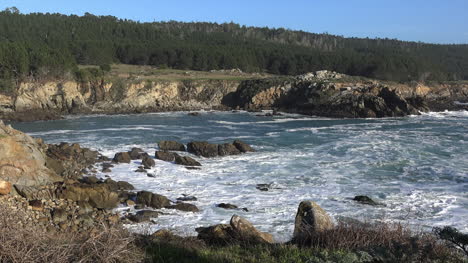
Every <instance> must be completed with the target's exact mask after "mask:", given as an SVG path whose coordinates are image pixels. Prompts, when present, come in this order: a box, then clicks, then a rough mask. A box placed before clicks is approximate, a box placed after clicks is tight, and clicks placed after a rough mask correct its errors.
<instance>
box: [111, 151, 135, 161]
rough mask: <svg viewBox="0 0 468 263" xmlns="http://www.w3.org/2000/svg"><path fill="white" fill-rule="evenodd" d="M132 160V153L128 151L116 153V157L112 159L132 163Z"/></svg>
mask: <svg viewBox="0 0 468 263" xmlns="http://www.w3.org/2000/svg"><path fill="white" fill-rule="evenodd" d="M131 160H132V158H130V154H128V153H127V152H120V153H116V154H115V156H114V159H112V161H113V162H115V163H130V161H131Z"/></svg>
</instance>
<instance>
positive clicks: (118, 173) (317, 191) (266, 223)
mask: <svg viewBox="0 0 468 263" xmlns="http://www.w3.org/2000/svg"><path fill="white" fill-rule="evenodd" d="M262 114H263V113H261V114H260V115H262ZM258 115H259V113H248V112H202V113H201V114H200V115H199V116H189V115H188V114H187V112H174V113H150V114H139V115H111V116H109V115H90V116H71V117H67V118H65V119H63V120H56V121H48V122H32V123H13V127H14V128H16V129H19V130H21V131H24V132H26V133H28V134H29V135H31V136H34V137H41V138H43V139H44V140H45V142H47V143H60V142H76V143H79V144H81V145H82V146H85V147H89V148H92V149H94V150H98V151H100V152H101V153H102V154H104V155H106V156H108V157H110V158H112V157H113V156H114V154H115V153H116V152H120V151H128V150H130V149H131V148H132V147H139V148H142V149H144V150H145V151H147V152H148V153H149V154H150V155H151V156H153V157H154V152H155V151H156V150H157V149H158V146H157V142H158V141H160V140H176V141H180V142H183V143H188V142H190V141H208V142H212V143H224V142H232V141H233V140H234V139H241V140H243V141H245V142H247V143H249V144H251V145H252V146H253V147H254V148H255V149H256V150H257V152H255V153H247V154H243V155H237V156H229V157H217V158H209V159H208V158H202V157H194V158H195V159H196V160H198V161H199V162H200V163H202V168H201V170H188V169H186V168H185V167H183V166H178V165H175V164H172V163H168V162H164V161H160V160H156V166H155V167H154V168H152V169H150V170H149V171H148V172H149V173H152V174H154V175H155V177H148V176H147V174H146V173H137V172H135V170H136V169H137V167H138V166H139V165H141V161H138V160H137V161H133V162H132V163H131V164H118V165H116V166H115V167H114V168H112V172H111V173H109V174H103V173H101V172H100V170H101V169H99V166H97V167H96V170H97V171H98V172H97V176H99V177H102V178H105V177H106V176H108V177H110V178H112V179H114V180H118V181H128V182H130V183H131V184H133V185H134V186H135V188H136V189H137V190H148V191H152V192H154V193H158V194H162V195H165V196H167V197H168V198H170V199H171V200H174V201H175V200H176V199H177V198H178V197H182V196H184V195H189V196H195V197H196V198H197V201H194V202H191V203H193V204H195V205H196V206H198V207H199V208H200V210H201V211H200V212H199V213H191V212H180V211H176V210H169V209H167V210H166V209H163V214H162V215H160V216H159V217H158V218H157V219H155V222H154V223H151V224H148V223H146V224H140V225H130V226H128V227H129V228H132V229H134V230H136V231H142V229H144V230H145V231H155V230H158V229H163V228H164V229H171V230H173V231H175V232H176V233H178V234H182V235H195V234H196V232H195V228H196V227H200V226H209V225H213V224H219V223H227V222H229V219H230V218H231V216H232V215H233V214H238V215H241V216H243V217H245V218H247V219H248V220H250V221H251V222H252V223H253V224H254V225H255V226H256V227H258V229H260V230H261V231H265V232H269V233H272V234H273V235H274V236H275V238H276V239H277V240H278V241H285V240H287V239H288V238H290V237H291V235H292V231H293V227H294V217H295V213H296V210H297V206H298V204H299V202H300V201H302V200H313V201H315V202H317V203H318V204H319V205H320V206H322V207H323V208H324V209H325V210H326V211H328V212H329V214H330V215H332V217H333V218H334V219H335V220H340V219H344V218H353V219H358V220H363V221H374V220H385V221H392V222H401V223H403V224H408V225H410V226H411V227H414V228H418V229H421V228H422V229H426V230H430V229H431V228H432V227H436V226H445V225H450V226H454V227H457V228H458V229H460V230H462V231H465V232H467V231H468V220H466V218H467V216H468V133H467V131H468V112H467V111H459V112H440V113H423V114H421V115H418V116H408V117H404V118H383V119H331V118H319V117H310V116H302V115H294V114H283V115H282V116H274V117H271V116H258ZM257 184H271V185H272V187H271V188H272V189H270V190H269V191H259V190H258V189H256V185H257ZM356 195H367V196H370V197H371V198H373V199H374V200H375V201H378V202H381V203H382V204H384V206H369V205H363V204H359V203H356V202H354V201H353V200H352V198H353V197H354V196H356ZM219 203H231V204H234V205H237V206H239V207H241V208H243V207H245V208H247V209H248V212H246V211H242V210H225V209H222V208H218V207H216V204H219ZM127 209H128V208H127V207H123V206H122V207H119V208H118V210H119V211H121V212H124V211H125V210H127Z"/></svg>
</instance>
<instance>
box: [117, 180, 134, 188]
mask: <svg viewBox="0 0 468 263" xmlns="http://www.w3.org/2000/svg"><path fill="white" fill-rule="evenodd" d="M117 186H118V188H119V190H135V187H134V186H133V185H132V184H131V183H129V182H125V181H118V182H117Z"/></svg>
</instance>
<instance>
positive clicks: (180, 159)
mask: <svg viewBox="0 0 468 263" xmlns="http://www.w3.org/2000/svg"><path fill="white" fill-rule="evenodd" d="M175 163H176V164H179V165H185V166H201V164H200V163H199V162H197V161H195V159H193V158H191V157H188V156H179V155H176V157H175Z"/></svg>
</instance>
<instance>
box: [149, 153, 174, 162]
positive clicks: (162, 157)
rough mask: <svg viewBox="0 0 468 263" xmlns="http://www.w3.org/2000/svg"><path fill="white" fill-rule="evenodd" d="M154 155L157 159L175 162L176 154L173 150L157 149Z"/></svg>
mask: <svg viewBox="0 0 468 263" xmlns="http://www.w3.org/2000/svg"><path fill="white" fill-rule="evenodd" d="M154 156H155V158H156V159H159V160H163V161H166V162H173V161H174V160H175V155H174V153H171V152H165V151H156V153H155V154H154Z"/></svg>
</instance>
